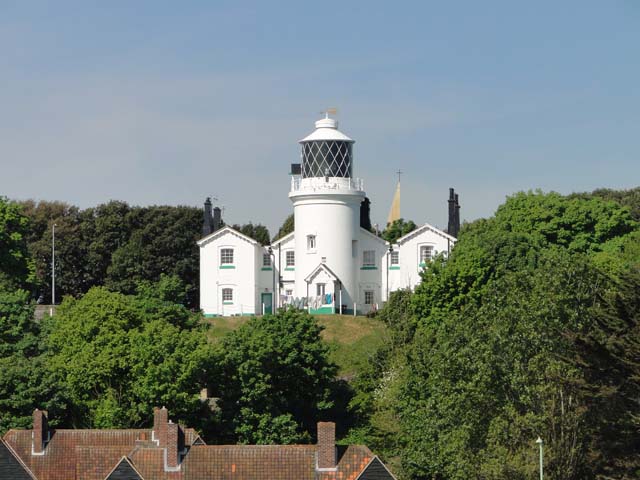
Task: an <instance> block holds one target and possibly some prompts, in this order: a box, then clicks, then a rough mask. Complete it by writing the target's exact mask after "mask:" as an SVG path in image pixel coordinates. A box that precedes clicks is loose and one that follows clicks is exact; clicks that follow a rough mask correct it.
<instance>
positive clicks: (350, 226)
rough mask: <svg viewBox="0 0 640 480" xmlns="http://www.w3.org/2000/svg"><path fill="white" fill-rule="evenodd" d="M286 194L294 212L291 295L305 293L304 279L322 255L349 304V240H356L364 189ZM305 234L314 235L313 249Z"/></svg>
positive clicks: (352, 284) (353, 280)
mask: <svg viewBox="0 0 640 480" xmlns="http://www.w3.org/2000/svg"><path fill="white" fill-rule="evenodd" d="M330 180H331V179H330ZM289 197H290V198H291V200H292V201H293V205H294V214H295V251H296V268H295V296H298V297H304V296H306V295H307V286H306V283H305V281H304V279H305V278H306V277H307V276H308V275H309V274H310V273H311V272H312V271H313V270H314V269H315V268H316V267H317V266H318V265H319V264H320V263H321V262H322V259H323V257H324V258H325V263H326V265H327V266H328V267H329V268H330V269H331V270H332V271H333V272H334V273H335V274H336V275H337V276H338V278H339V279H340V281H341V282H342V285H343V288H342V302H343V303H345V304H347V305H350V304H352V303H353V299H354V298H357V276H356V269H355V261H354V260H355V258H354V256H353V252H352V241H353V240H357V239H359V229H360V202H361V201H362V200H363V199H364V192H360V191H356V190H347V189H344V190H343V189H340V188H336V189H327V190H322V189H319V188H317V187H316V188H315V189H314V190H309V191H306V190H299V191H296V192H292V193H290V194H289ZM309 235H315V237H316V248H315V249H313V250H309V249H308V248H307V236H309ZM310 293H311V292H310Z"/></svg>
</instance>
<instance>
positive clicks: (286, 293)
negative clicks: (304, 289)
mask: <svg viewBox="0 0 640 480" xmlns="http://www.w3.org/2000/svg"><path fill="white" fill-rule="evenodd" d="M284 294H285V295H286V296H287V297H293V290H285V291H284Z"/></svg>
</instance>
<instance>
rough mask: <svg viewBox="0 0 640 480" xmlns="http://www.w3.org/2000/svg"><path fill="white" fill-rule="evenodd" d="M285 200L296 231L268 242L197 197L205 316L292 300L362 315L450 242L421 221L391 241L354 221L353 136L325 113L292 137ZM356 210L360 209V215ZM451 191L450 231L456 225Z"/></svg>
mask: <svg viewBox="0 0 640 480" xmlns="http://www.w3.org/2000/svg"><path fill="white" fill-rule="evenodd" d="M299 143H300V144H301V145H302V163H301V164H292V166H291V167H292V168H291V189H290V191H289V198H290V199H291V202H292V203H293V210H294V217H295V230H294V232H293V233H290V234H289V235H286V236H284V237H282V238H280V239H278V240H277V241H275V242H273V243H272V244H271V245H270V246H262V245H260V244H259V243H258V242H256V241H255V240H253V239H252V238H249V237H247V236H245V235H243V234H242V233H240V232H238V231H236V230H234V229H233V228H231V227H223V228H219V229H217V230H216V228H217V225H219V224H220V211H219V209H214V211H215V214H214V216H213V217H212V216H211V203H210V202H209V201H207V203H206V204H205V228H204V232H203V233H205V234H206V233H208V232H209V231H211V230H215V231H213V233H209V234H208V235H205V236H204V237H203V238H202V239H201V240H199V241H198V245H199V246H200V307H201V308H202V310H203V312H204V314H205V315H206V316H218V315H223V316H228V315H254V314H261V313H270V312H272V311H273V309H274V308H279V307H282V306H284V305H288V304H293V305H295V306H297V307H298V308H304V309H308V310H309V311H310V312H311V313H353V311H354V309H355V310H356V311H357V313H367V312H369V311H370V310H371V309H375V308H378V307H380V306H381V304H382V303H383V302H385V301H386V299H387V296H388V293H389V292H390V291H393V290H397V289H400V288H414V287H415V286H416V285H417V284H418V283H419V282H420V272H421V270H422V269H423V268H425V266H426V265H427V263H428V262H429V260H430V259H431V258H433V257H434V256H435V255H437V254H439V253H443V252H444V253H445V254H448V252H449V251H450V250H451V248H452V247H453V244H454V243H455V241H456V239H455V237H454V236H452V235H449V234H448V233H446V232H443V231H442V230H439V229H437V228H435V227H433V226H431V225H429V224H424V225H423V226H421V227H418V228H417V229H416V230H414V231H413V232H411V233H409V234H408V235H405V236H404V237H402V238H400V239H398V240H397V242H396V243H395V244H393V245H389V243H388V242H386V241H385V240H383V239H382V238H380V237H378V236H376V235H374V234H372V233H371V232H370V231H368V230H366V229H364V228H362V227H361V225H362V223H361V222H362V218H363V216H364V217H367V221H368V208H369V201H368V200H365V191H364V183H363V181H362V179H359V178H355V177H354V176H353V144H354V140H352V139H351V138H349V137H348V136H347V135H345V134H344V133H342V132H341V131H340V130H338V122H337V121H336V120H335V119H332V118H328V115H327V118H324V119H322V120H318V121H317V122H316V128H315V130H314V131H313V132H312V133H311V134H310V135H308V136H307V137H305V138H303V139H302V140H300V142H299ZM361 210H362V212H361ZM458 211H459V205H458V204H457V195H455V200H454V195H453V190H450V199H449V228H448V229H449V231H451V232H452V233H454V234H457V229H458V227H459V213H458Z"/></svg>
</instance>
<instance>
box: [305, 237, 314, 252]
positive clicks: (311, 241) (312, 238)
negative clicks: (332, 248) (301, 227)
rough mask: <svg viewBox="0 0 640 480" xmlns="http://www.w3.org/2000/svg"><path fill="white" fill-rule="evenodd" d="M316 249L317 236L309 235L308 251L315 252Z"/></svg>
mask: <svg viewBox="0 0 640 480" xmlns="http://www.w3.org/2000/svg"><path fill="white" fill-rule="evenodd" d="M315 249H316V236H315V235H307V250H315Z"/></svg>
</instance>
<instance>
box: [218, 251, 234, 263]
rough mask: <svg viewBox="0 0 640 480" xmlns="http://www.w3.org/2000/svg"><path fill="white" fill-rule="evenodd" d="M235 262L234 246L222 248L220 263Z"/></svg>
mask: <svg viewBox="0 0 640 480" xmlns="http://www.w3.org/2000/svg"><path fill="white" fill-rule="evenodd" d="M231 264H233V248H223V249H221V250H220V265H231Z"/></svg>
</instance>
